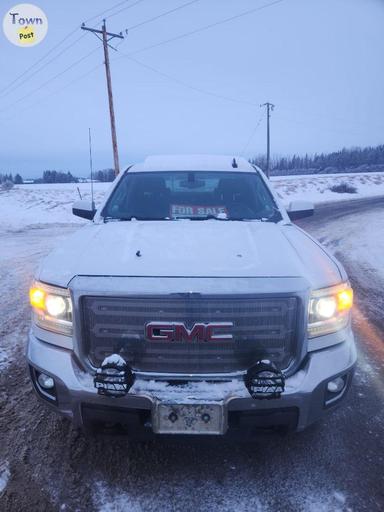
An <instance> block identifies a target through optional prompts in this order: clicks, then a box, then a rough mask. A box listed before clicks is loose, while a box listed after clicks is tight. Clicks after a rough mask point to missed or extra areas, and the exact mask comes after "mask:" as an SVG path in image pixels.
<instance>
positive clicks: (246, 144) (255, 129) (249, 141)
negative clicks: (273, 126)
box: [240, 112, 264, 156]
mask: <svg viewBox="0 0 384 512" xmlns="http://www.w3.org/2000/svg"><path fill="white" fill-rule="evenodd" d="M263 119H264V112H263V113H262V114H261V116H260V119H259V120H258V121H257V123H256V126H255V128H254V130H252V133H251V135H250V136H249V138H248V140H247V142H246V143H245V144H244V147H243V149H242V151H241V153H240V156H243V155H244V153H245V152H246V150H247V149H248V146H249V145H250V143H251V141H252V139H253V137H254V136H255V133H256V132H257V130H258V128H259V126H260V125H261V121H262V120H263Z"/></svg>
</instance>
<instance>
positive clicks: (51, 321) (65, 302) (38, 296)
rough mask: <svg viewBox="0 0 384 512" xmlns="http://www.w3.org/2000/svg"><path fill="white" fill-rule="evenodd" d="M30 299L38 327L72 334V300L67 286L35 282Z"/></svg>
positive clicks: (67, 334) (30, 292)
mask: <svg viewBox="0 0 384 512" xmlns="http://www.w3.org/2000/svg"><path fill="white" fill-rule="evenodd" d="M29 299H30V302H31V306H32V307H33V318H34V322H35V324H36V325H37V326H38V327H41V328H42V329H46V330H48V331H53V332H57V333H59V334H65V335H66V336H72V301H71V297H70V294H69V290H68V289H67V288H57V287H56V286H51V285H48V284H44V283H34V285H33V286H32V288H31V289H30V290H29Z"/></svg>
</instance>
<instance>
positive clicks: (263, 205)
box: [102, 171, 282, 222]
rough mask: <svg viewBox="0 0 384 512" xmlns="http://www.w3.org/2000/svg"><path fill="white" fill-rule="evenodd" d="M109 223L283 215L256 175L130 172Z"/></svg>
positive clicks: (113, 200) (107, 215) (111, 204)
mask: <svg viewBox="0 0 384 512" xmlns="http://www.w3.org/2000/svg"><path fill="white" fill-rule="evenodd" d="M102 216H103V217H104V219H105V220H108V219H116V220H132V219H138V220H176V219H191V220H206V219H218V220H264V221H271V222H277V221H279V220H281V218H282V217H281V214H280V213H279V210H278V208H277V206H276V204H275V202H274V200H273V198H272V195H271V193H270V192H269V190H268V188H267V186H266V185H265V183H264V182H263V180H262V178H261V177H260V176H259V175H258V173H257V172H255V173H244V172H220V171H215V172H208V171H196V172H195V171H172V172H170V171H169V172H162V171H157V172H145V173H134V172H127V173H126V174H125V175H124V176H123V178H122V179H121V180H120V182H119V184H118V186H117V187H116V188H115V190H114V191H113V193H112V195H111V197H110V198H109V200H108V202H107V204H106V206H105V208H104V210H103V212H102Z"/></svg>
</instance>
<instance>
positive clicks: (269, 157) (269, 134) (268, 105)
mask: <svg viewBox="0 0 384 512" xmlns="http://www.w3.org/2000/svg"><path fill="white" fill-rule="evenodd" d="M260 107H267V168H266V175H267V178H269V172H270V165H271V164H270V162H271V132H270V119H271V112H272V111H273V110H274V108H275V105H273V104H272V103H269V101H267V103H263V105H260Z"/></svg>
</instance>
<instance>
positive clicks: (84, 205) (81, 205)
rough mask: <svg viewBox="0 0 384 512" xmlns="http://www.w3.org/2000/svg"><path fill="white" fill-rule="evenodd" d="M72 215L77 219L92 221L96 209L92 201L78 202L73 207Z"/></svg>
mask: <svg viewBox="0 0 384 512" xmlns="http://www.w3.org/2000/svg"><path fill="white" fill-rule="evenodd" d="M72 213H73V215H76V216H77V217H82V218H83V219H88V220H92V219H93V217H94V216H95V213H96V209H95V206H94V204H92V201H85V200H82V201H76V203H73V206H72Z"/></svg>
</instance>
